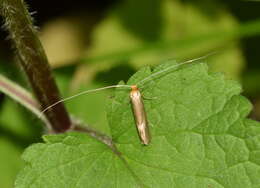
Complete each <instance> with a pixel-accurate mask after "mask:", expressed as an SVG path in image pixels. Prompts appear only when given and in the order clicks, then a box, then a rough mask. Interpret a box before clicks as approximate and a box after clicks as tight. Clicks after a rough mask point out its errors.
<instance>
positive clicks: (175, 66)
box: [137, 52, 218, 85]
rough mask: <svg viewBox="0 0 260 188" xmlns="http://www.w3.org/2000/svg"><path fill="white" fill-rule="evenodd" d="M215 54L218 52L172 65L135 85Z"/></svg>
mask: <svg viewBox="0 0 260 188" xmlns="http://www.w3.org/2000/svg"><path fill="white" fill-rule="evenodd" d="M216 53H218V52H211V53H209V54H206V55H204V56H201V57H198V58H195V59H190V60H187V61H184V62H182V63H178V64H174V65H172V66H169V67H167V68H166V69H163V70H161V71H158V72H156V73H154V74H151V75H150V76H147V77H146V78H144V79H143V80H141V81H139V82H138V83H137V84H138V85H139V84H141V83H142V84H143V83H145V82H147V81H149V79H150V78H152V77H154V76H157V75H159V74H161V73H164V72H166V71H168V70H170V69H174V68H178V67H179V66H182V65H185V64H189V63H193V62H195V61H198V60H201V59H205V58H207V57H209V56H212V55H214V54H216Z"/></svg>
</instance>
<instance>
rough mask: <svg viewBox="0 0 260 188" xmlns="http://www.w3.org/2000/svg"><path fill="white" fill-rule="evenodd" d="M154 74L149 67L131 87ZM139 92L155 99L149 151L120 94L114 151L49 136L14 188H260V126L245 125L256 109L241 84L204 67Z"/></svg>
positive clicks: (78, 136) (149, 102) (149, 108)
mask: <svg viewBox="0 0 260 188" xmlns="http://www.w3.org/2000/svg"><path fill="white" fill-rule="evenodd" d="M171 65H172V63H171V62H170V63H165V64H162V65H160V66H157V67H156V68H155V69H154V70H153V71H152V72H156V71H160V70H163V69H165V68H167V67H168V66H171ZM150 74H151V70H150V69H149V68H143V69H141V70H140V71H139V72H137V73H136V74H135V75H133V76H132V77H131V79H130V80H129V82H128V84H136V83H138V82H139V81H140V80H142V79H144V78H146V77H147V76H148V75H150ZM140 89H141V92H142V94H143V97H144V98H153V99H144V105H145V108H146V113H147V118H148V122H149V125H150V131H151V135H152V141H151V144H150V145H148V146H143V145H141V144H140V140H139V137H138V134H137V131H136V128H135V124H134V117H133V113H132V110H131V105H130V101H129V91H128V90H125V89H120V88H118V89H117V90H116V93H115V97H114V98H113V100H112V101H111V102H110V104H108V108H107V117H108V123H109V126H110V129H111V131H110V132H111V135H112V139H113V142H114V144H115V146H116V148H117V149H116V151H115V150H112V149H111V148H110V147H109V146H107V145H105V144H103V143H101V142H99V141H97V140H96V139H94V138H92V137H90V136H88V135H84V134H82V133H67V134H62V135H49V136H44V141H45V143H40V144H35V145H32V146H31V147H29V148H28V149H27V150H26V151H25V153H24V155H23V158H24V160H25V161H26V162H27V165H26V167H25V168H24V170H23V171H21V172H20V174H19V176H18V178H17V180H16V187H37V188H39V187H48V188H50V187H73V188H77V187H180V188H184V187H187V188H191V187H205V188H206V187H225V188H233V187H241V188H244V187H259V185H260V160H259V159H260V142H259V140H260V134H259V133H260V126H259V123H257V122H255V121H253V120H250V119H247V118H246V116H247V115H248V113H249V112H250V110H251V108H252V107H251V104H250V103H249V102H248V100H247V99H246V98H244V97H243V96H241V95H240V92H241V88H240V86H239V85H238V84H237V83H236V82H234V81H228V80H225V79H224V77H223V75H222V74H215V73H208V69H207V65H206V64H202V63H200V64H194V65H187V66H183V67H180V68H178V69H177V70H172V71H170V72H165V73H164V74H160V75H159V76H156V77H155V78H154V79H152V80H151V81H149V82H146V83H144V84H143V85H141V86H140ZM119 153H120V154H119Z"/></svg>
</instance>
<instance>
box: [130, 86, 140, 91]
mask: <svg viewBox="0 0 260 188" xmlns="http://www.w3.org/2000/svg"><path fill="white" fill-rule="evenodd" d="M131 89H132V91H138V90H139V89H138V87H137V85H131Z"/></svg>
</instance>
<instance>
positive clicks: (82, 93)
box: [41, 85, 131, 115]
mask: <svg viewBox="0 0 260 188" xmlns="http://www.w3.org/2000/svg"><path fill="white" fill-rule="evenodd" d="M117 87H127V88H131V86H129V85H112V86H106V87H101V88H97V89H90V90H86V91H82V92H80V93H78V94H76V95H72V96H70V97H67V98H64V99H61V100H59V101H57V102H55V103H53V104H52V105H50V106H48V107H46V108H45V109H43V110H42V111H41V115H43V113H44V112H46V111H47V110H49V109H50V108H52V107H54V106H56V105H57V104H59V103H61V102H64V101H67V100H70V99H73V98H75V97H78V96H81V95H84V94H87V93H92V92H96V91H101V90H105V89H110V88H117Z"/></svg>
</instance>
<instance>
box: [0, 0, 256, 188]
mask: <svg viewBox="0 0 260 188" xmlns="http://www.w3.org/2000/svg"><path fill="white" fill-rule="evenodd" d="M26 2H27V3H28V5H29V7H30V11H31V12H34V11H36V13H35V14H33V17H34V18H35V25H36V26H38V27H39V28H40V29H39V35H40V38H41V41H42V43H43V46H44V48H45V50H46V53H47V56H48V58H49V61H50V63H51V66H52V68H53V71H54V74H55V78H56V81H57V83H58V85H59V88H60V91H61V93H62V96H63V97H65V96H70V95H72V94H75V93H78V92H80V91H82V90H85V89H90V88H97V87H102V86H107V85H112V84H116V83H118V82H119V81H120V80H124V81H127V79H128V78H129V77H130V76H131V75H132V74H133V73H134V72H135V71H136V70H138V69H139V68H140V67H143V66H146V65H150V66H155V65H156V64H160V63H162V62H164V61H167V60H169V59H176V60H178V61H183V60H187V59H192V58H195V57H199V56H201V55H205V54H207V53H211V52H218V53H217V54H215V55H213V56H211V57H209V58H208V59H207V60H206V61H207V62H208V64H209V67H210V70H211V71H217V72H224V73H225V74H226V77H227V78H229V79H235V80H237V81H239V82H240V83H241V84H242V86H243V89H244V93H243V95H245V96H247V97H248V98H249V99H250V100H251V102H252V103H253V105H254V109H253V111H252V113H251V118H254V119H257V120H259V119H260V84H259V80H260V64H259V63H260V62H259V61H260V53H259V52H260V51H259V44H260V11H259V10H260V1H259V2H258V1H246V0H241V1H231V0H226V1H224V0H200V1H199V0H173V1H171V0H142V1H138V0H121V1H120V0H99V1H90V0H89V1H88V0H78V1H76V2H75V3H74V2H72V1H49V0H45V1H33V0H27V1H26ZM73 3H74V4H73ZM6 37H7V33H6V32H5V31H1V35H0V62H1V63H0V73H1V74H4V75H5V76H7V77H8V78H10V79H12V80H13V81H15V82H17V83H18V84H20V85H22V86H23V87H25V88H27V89H28V90H30V87H29V84H28V83H27V81H26V78H25V75H24V74H23V72H22V70H21V68H20V67H19V66H18V65H17V63H16V62H15V55H14V51H13V50H12V48H11V44H10V41H8V40H6ZM110 97H113V96H112V94H111V93H110V91H104V92H100V93H95V94H90V95H87V96H82V97H79V98H76V99H73V100H71V101H69V102H67V103H66V106H67V107H68V109H69V111H70V112H71V114H72V115H75V116H77V117H80V119H81V120H82V121H84V122H86V123H88V124H90V125H91V126H93V127H94V128H95V129H98V130H100V131H102V132H103V133H106V134H108V135H109V134H110V131H109V128H108V126H107V121H106V114H105V106H106V101H107V100H110ZM42 134H44V129H43V128H42V123H41V122H40V121H39V120H38V119H37V118H36V117H35V116H34V115H32V114H31V113H30V112H28V111H27V110H26V109H24V108H23V107H22V106H20V105H19V104H17V103H16V102H14V101H12V100H10V99H9V98H8V97H6V96H4V95H3V94H1V93H0V187H1V188H9V187H13V182H14V179H15V176H16V174H17V172H18V171H19V170H20V169H21V168H22V166H23V162H22V160H21V158H20V156H21V153H22V151H23V150H24V148H26V147H27V146H28V145H30V144H32V143H36V142H39V141H41V138H40V136H41V135H42Z"/></svg>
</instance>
